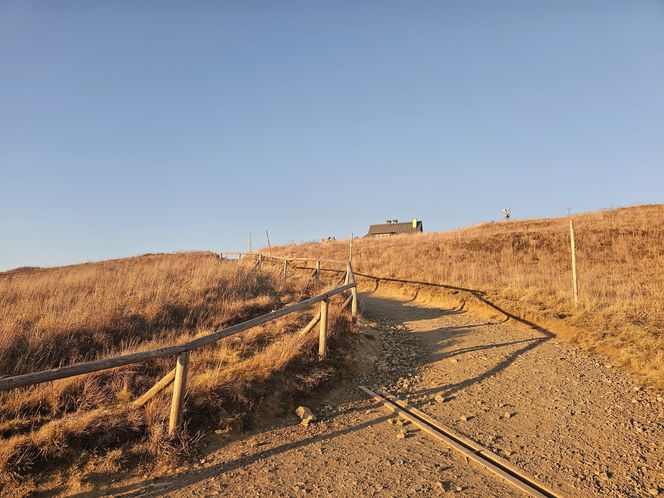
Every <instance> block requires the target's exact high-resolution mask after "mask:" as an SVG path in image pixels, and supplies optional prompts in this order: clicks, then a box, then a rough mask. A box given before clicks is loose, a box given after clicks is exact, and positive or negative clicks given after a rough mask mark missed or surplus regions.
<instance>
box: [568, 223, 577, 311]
mask: <svg viewBox="0 0 664 498" xmlns="http://www.w3.org/2000/svg"><path fill="white" fill-rule="evenodd" d="M569 242H570V246H571V247H572V285H573V286H574V305H575V306H576V305H578V304H579V283H578V281H577V279H576V244H575V243H574V223H573V222H572V220H569Z"/></svg>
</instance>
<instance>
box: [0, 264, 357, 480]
mask: <svg viewBox="0 0 664 498" xmlns="http://www.w3.org/2000/svg"><path fill="white" fill-rule="evenodd" d="M313 290H314V289H307V285H306V283H305V281H304V280H302V279H299V278H297V277H294V276H293V277H289V278H287V279H284V278H282V277H279V276H278V275H277V273H275V272H271V271H269V269H268V270H266V271H256V270H255V269H253V268H252V267H251V266H249V265H247V266H245V265H242V264H238V263H235V262H222V261H220V260H219V259H218V258H217V257H216V256H215V255H213V254H210V253H183V254H174V255H147V256H142V257H136V258H128V259H121V260H114V261H105V262H101V263H91V264H83V265H76V266H70V267H62V268H53V269H44V270H39V269H25V270H19V271H14V272H7V273H3V274H0V309H2V315H1V316H0V375H2V376H11V375H17V374H21V373H26V372H31V371H37V370H43V369H46V368H52V367H57V366H60V365H65V364H71V363H75V362H80V361H84V360H91V359H96V358H102V357H110V356H116V355H118V354H122V353H129V352H135V351H141V350H147V349H154V348H157V347H163V346H167V345H171V344H176V343H180V342H184V341H186V340H189V339H191V338H192V337H194V336H196V335H200V334H205V333H209V332H212V331H213V330H217V329H219V328H222V327H223V326H228V325H231V324H233V323H237V322H240V321H244V320H246V319H248V318H251V317H253V316H256V315H259V314H263V313H266V312H269V311H271V310H273V309H278V308H280V307H282V306H283V305H285V304H288V303H292V302H296V301H300V300H302V299H304V298H305V297H306V296H307V294H308V293H311V292H312V291H313ZM332 310H334V307H332ZM306 320H307V317H306V316H296V315H288V316H286V317H283V318H281V319H279V320H277V321H274V322H270V323H268V324H265V325H263V326H260V327H255V328H253V329H250V330H248V331H246V332H245V333H243V334H240V335H238V336H235V337H232V338H229V339H226V340H224V341H222V342H220V343H218V344H216V345H213V346H210V347H206V348H203V349H201V350H197V351H195V352H193V353H192V355H191V359H190V374H189V382H188V391H187V393H188V397H187V401H186V410H187V413H186V414H185V420H186V423H187V425H188V430H186V431H185V436H184V437H183V438H181V439H179V440H177V441H172V440H169V439H168V438H167V436H166V429H167V425H168V405H169V398H170V397H169V396H164V395H162V396H158V397H157V398H155V399H154V400H153V401H151V402H149V403H148V404H147V405H146V407H145V408H143V409H134V408H132V407H131V406H130V404H129V402H130V401H131V400H133V399H135V398H136V397H137V396H139V395H140V394H142V393H143V392H145V391H146V390H147V389H148V388H149V387H151V386H152V385H153V384H154V383H155V382H156V381H157V380H158V379H159V378H161V377H163V376H164V375H165V374H166V373H167V372H168V371H169V370H171V369H172V368H173V367H174V364H175V363H174V362H175V359H174V358H161V359H158V360H153V361H150V362H147V363H141V364H136V365H131V366H128V367H123V368H120V369H115V370H109V371H102V372H98V373H95V374H90V375H85V376H79V377H72V378H68V379H62V380H59V381H55V382H49V383H45V384H41V385H36V386H32V387H29V388H25V389H18V390H14V391H9V392H3V393H0V475H2V477H3V478H4V480H5V481H7V480H8V479H12V478H14V479H16V478H17V477H18V476H24V475H26V473H28V472H29V471H30V470H34V469H36V468H39V467H40V466H43V464H44V463H49V464H53V463H56V462H63V463H66V462H70V463H71V462H76V463H77V464H81V465H83V464H85V461H84V460H85V459H87V458H89V455H95V454H103V453H107V454H108V455H110V456H109V458H111V457H112V458H111V460H113V461H115V460H123V461H136V460H141V461H145V460H146V459H145V458H144V457H145V456H146V455H148V456H149V455H154V456H159V457H160V459H162V461H163V457H164V456H167V455H168V454H169V453H172V450H173V449H175V448H176V447H179V448H180V449H182V447H183V446H187V445H188V443H189V441H190V439H191V437H193V436H194V435H195V433H196V430H197V429H199V428H201V427H208V426H210V424H212V425H213V426H214V427H222V428H226V429H229V430H230V429H231V428H233V427H239V426H242V425H243V424H244V423H245V422H248V421H250V418H251V417H250V415H249V413H250V412H252V411H254V410H255V408H256V407H257V406H259V405H260V404H261V401H262V400H263V398H265V397H266V396H267V393H269V392H271V393H274V392H275V391H277V392H281V393H283V394H284V396H287V395H288V393H291V394H292V393H294V392H296V391H297V390H298V389H299V390H305V389H307V388H308V387H310V386H311V385H313V384H316V383H319V382H321V381H322V380H324V379H325V378H327V377H329V376H330V375H331V369H330V368H329V366H326V365H325V364H318V362H317V361H314V358H315V354H316V353H315V343H316V338H315V337H314V335H315V334H308V335H306V336H302V335H300V334H299V333H297V331H299V330H300V329H301V327H302V324H303V323H306ZM330 322H331V331H332V332H333V333H334V332H335V331H339V330H342V329H343V328H344V327H347V326H348V322H347V320H346V319H345V318H344V317H342V316H339V315H337V314H335V313H334V311H333V314H332V315H331V317H330ZM288 369H291V370H292V371H294V372H297V378H293V379H292V380H291V376H289V375H284V373H285V372H286V371H287V370H288ZM271 383H272V384H271ZM275 384H278V386H277V387H276V389H275ZM188 438H189V439H188ZM109 452H110V453H109ZM81 454H83V457H80V455H81ZM97 470H98V469H97Z"/></svg>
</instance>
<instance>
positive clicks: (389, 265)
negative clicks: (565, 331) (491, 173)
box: [274, 205, 664, 387]
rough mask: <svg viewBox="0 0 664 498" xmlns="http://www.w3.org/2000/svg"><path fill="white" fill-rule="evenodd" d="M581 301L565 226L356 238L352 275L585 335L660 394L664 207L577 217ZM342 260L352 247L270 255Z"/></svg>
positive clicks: (529, 224)
mask: <svg viewBox="0 0 664 498" xmlns="http://www.w3.org/2000/svg"><path fill="white" fill-rule="evenodd" d="M573 219H574V224H575V231H576V242H577V262H578V271H579V288H580V290H579V293H580V303H579V306H578V307H575V306H574V302H573V294H572V284H571V263H570V247H569V220H568V219H567V218H553V219H540V220H526V221H510V222H501V223H486V224H481V225H477V226H473V227H469V228H463V229H459V230H455V231H450V232H440V233H427V234H422V235H402V236H394V237H387V238H371V239H369V238H364V239H356V240H355V241H354V246H353V264H354V269H355V271H356V272H363V273H367V274H372V275H377V276H385V277H397V278H403V279H409V280H418V281H424V282H433V283H443V284H451V285H457V286H462V287H468V288H473V289H476V290H480V291H483V292H484V293H485V294H486V295H487V296H489V297H490V298H492V299H493V300H495V301H497V302H500V303H502V304H504V305H505V306H506V307H507V308H508V309H513V310H525V311H527V312H528V313H530V314H531V316H540V317H543V318H555V319H558V320H561V321H564V323H565V324H569V325H572V326H574V327H575V328H579V329H581V331H580V332H577V333H576V334H575V336H574V340H576V341H577V342H578V343H579V344H581V345H582V346H584V347H586V348H588V349H594V350H597V351H600V352H603V353H605V354H608V355H609V356H610V357H611V358H612V360H611V361H612V363H614V364H620V365H624V366H627V367H629V368H630V369H631V370H632V371H634V372H637V373H638V374H640V375H641V376H643V378H644V379H645V380H646V381H648V382H649V383H651V384H653V385H656V386H659V387H664V336H663V334H662V330H663V329H664V277H663V275H662V268H664V205H649V206H636V207H632V208H623V209H615V210H603V211H600V212H593V213H587V214H583V215H578V216H574V217H573ZM274 250H275V252H276V253H277V254H280V255H282V256H284V255H288V256H301V255H307V256H308V257H321V258H342V259H343V258H346V257H347V255H348V241H337V242H325V243H308V244H301V245H290V246H286V247H281V248H276V249H274Z"/></svg>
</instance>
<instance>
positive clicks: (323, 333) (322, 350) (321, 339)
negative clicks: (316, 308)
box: [318, 299, 328, 359]
mask: <svg viewBox="0 0 664 498" xmlns="http://www.w3.org/2000/svg"><path fill="white" fill-rule="evenodd" d="M327 308H328V302H327V299H325V300H324V301H321V302H320V322H319V324H320V328H319V331H320V332H319V335H318V359H323V358H325V356H327Z"/></svg>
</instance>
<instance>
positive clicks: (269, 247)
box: [265, 228, 272, 256]
mask: <svg viewBox="0 0 664 498" xmlns="http://www.w3.org/2000/svg"><path fill="white" fill-rule="evenodd" d="M265 238H266V239H267V248H268V249H269V250H270V256H272V246H271V245H270V234H269V233H267V228H266V229H265Z"/></svg>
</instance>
